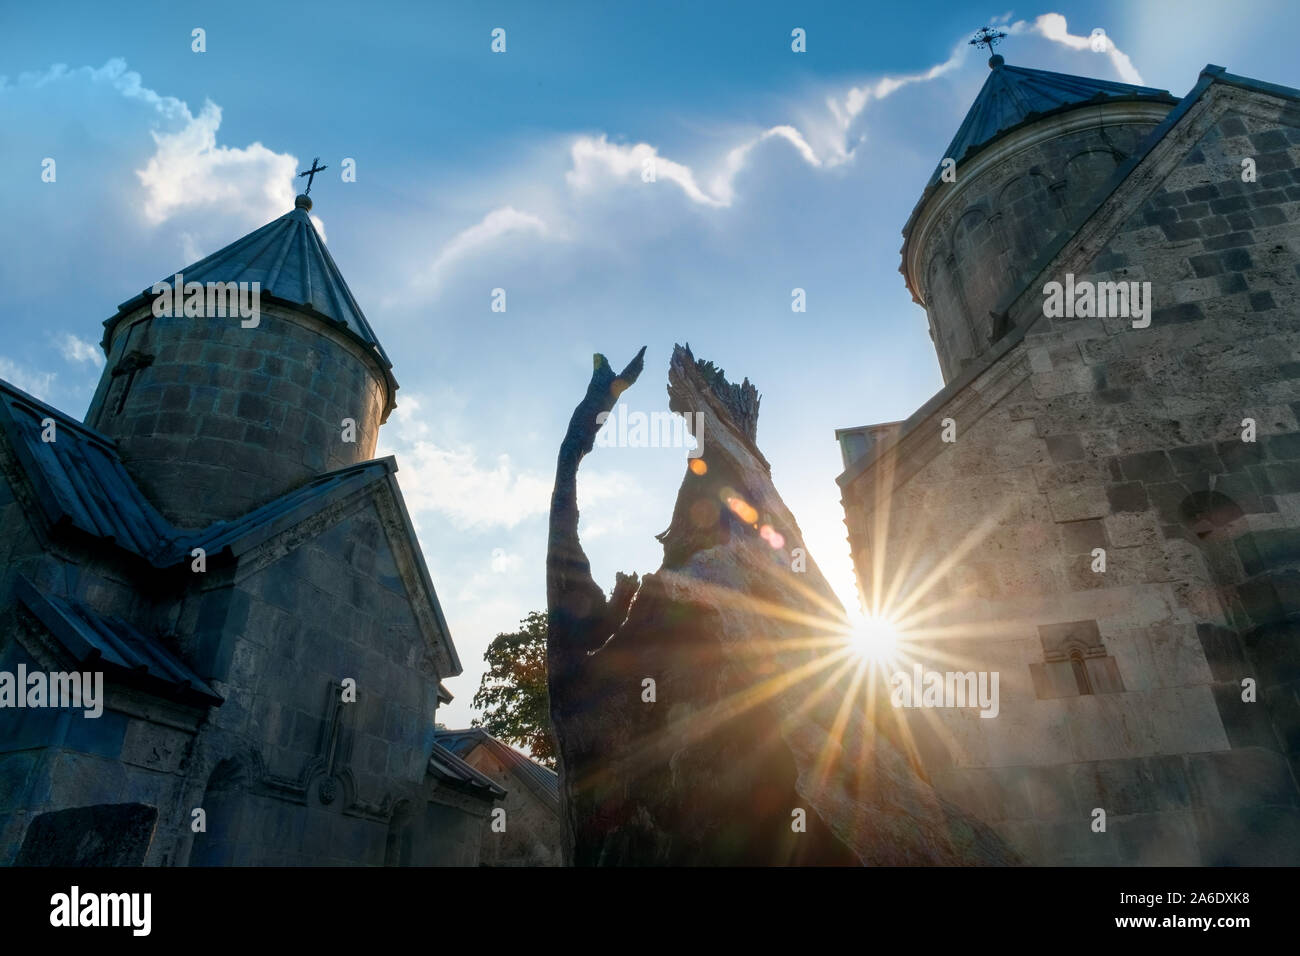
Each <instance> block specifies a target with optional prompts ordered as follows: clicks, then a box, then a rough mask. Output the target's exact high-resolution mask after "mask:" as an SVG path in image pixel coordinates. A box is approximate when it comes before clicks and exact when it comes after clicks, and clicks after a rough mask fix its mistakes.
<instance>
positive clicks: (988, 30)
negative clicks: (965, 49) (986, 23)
mask: <svg viewBox="0 0 1300 956" xmlns="http://www.w3.org/2000/svg"><path fill="white" fill-rule="evenodd" d="M1006 36H1007V35H1006V34H1005V33H1003V32H1002V31H1001V30H994V29H993V28H992V27H980V31H979V33H977V34H975V35H974V36H973V37H971V38H970V40H968V41H967V42H968V43H970V45H971V46H974V47H980V46H986V47H988V48H989V53H990V54H992V53H993V47H994V46H995V45H997V44H998V43H1001V42H1002V41H1003V40H1005V39H1006ZM998 59H999V60H1001V59H1002V58H1001V57H998ZM989 65H990V66H992V65H993V56H990V57H989Z"/></svg>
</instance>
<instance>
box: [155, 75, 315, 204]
mask: <svg viewBox="0 0 1300 956" xmlns="http://www.w3.org/2000/svg"><path fill="white" fill-rule="evenodd" d="M180 111H181V117H180V118H181V121H182V122H183V124H184V125H183V126H182V127H181V128H180V129H178V130H175V131H174V132H158V131H156V130H155V131H153V133H152V135H153V140H154V145H155V146H156V151H155V153H154V155H153V156H152V157H150V159H149V162H148V163H147V164H146V166H145V168H144V169H142V170H138V171H137V172H136V175H137V176H138V177H139V178H140V183H141V185H143V186H144V188H145V199H144V215H145V217H146V219H148V221H149V222H151V223H152V224H154V225H157V224H159V223H162V222H165V221H166V220H167V219H170V218H171V217H172V216H174V215H176V214H177V213H178V212H182V211H187V210H191V209H211V208H213V207H219V208H220V210H221V213H222V215H224V216H233V217H234V218H236V219H237V220H241V221H251V222H256V223H261V222H267V221H269V220H270V219H273V218H275V217H276V216H280V215H283V214H284V213H286V212H288V211H289V210H290V209H292V208H293V197H294V192H293V186H292V185H291V184H292V183H293V180H294V176H295V174H296V171H297V165H298V164H297V160H296V158H295V157H293V156H290V155H287V154H284V153H275V152H272V151H271V150H269V149H267V148H266V147H265V146H263V145H262V144H261V143H253V144H252V145H251V146H248V147H246V148H243V149H239V148H232V147H229V146H218V145H217V129H218V128H219V127H220V126H221V107H219V106H217V105H216V104H215V103H213V102H212V101H210V100H208V101H205V102H204V104H203V108H202V109H201V110H200V111H199V115H198V116H194V115H192V114H191V113H190V111H189V109H188V108H187V107H186V106H185V105H184V104H183V103H182V104H181V107H180Z"/></svg>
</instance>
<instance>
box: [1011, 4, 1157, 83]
mask: <svg viewBox="0 0 1300 956" xmlns="http://www.w3.org/2000/svg"><path fill="white" fill-rule="evenodd" d="M1026 30H1028V31H1030V32H1032V33H1037V34H1038V35H1039V36H1042V37H1046V38H1047V39H1048V40H1051V41H1052V42H1054V43H1060V44H1063V45H1065V46H1068V47H1069V48H1070V49H1072V50H1088V49H1092V48H1093V44H1094V38H1093V37H1092V36H1091V35H1089V36H1086V37H1085V36H1078V35H1076V34H1073V33H1071V32H1070V28H1069V24H1068V23H1066V20H1065V17H1064V16H1063V15H1062V14H1059V13H1044V14H1043V15H1042V16H1040V17H1038V18H1037V19H1036V20H1034V22H1033V23H1026V22H1025V21H1023V20H1018V21H1017V22H1015V23H1013V24H1012V25H1011V26H1009V27H1008V28H1007V32H1009V33H1023V32H1025V31H1026ZM1096 43H1097V46H1098V47H1099V48H1100V49H1098V50H1097V52H1099V53H1104V54H1105V55H1106V56H1107V57H1109V59H1110V62H1111V65H1112V66H1113V67H1114V68H1115V72H1116V73H1118V74H1119V78H1120V79H1121V80H1123V81H1124V82H1125V83H1134V84H1136V85H1138V86H1145V85H1146V84H1145V81H1144V80H1143V79H1142V74H1141V73H1139V72H1138V70H1137V67H1135V66H1134V65H1133V61H1132V60H1131V59H1130V58H1129V56H1128V54H1127V53H1124V52H1123V51H1122V50H1120V48H1119V47H1117V46H1116V45H1115V41H1114V40H1112V39H1111V38H1110V36H1109V35H1108V34H1105V33H1104V32H1103V33H1102V34H1101V35H1100V36H1099V37H1098V38H1097V40H1096Z"/></svg>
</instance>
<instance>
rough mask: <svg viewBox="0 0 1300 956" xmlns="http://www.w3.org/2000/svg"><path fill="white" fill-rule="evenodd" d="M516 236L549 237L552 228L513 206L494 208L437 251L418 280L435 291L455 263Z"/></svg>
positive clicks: (536, 217) (538, 218)
mask: <svg viewBox="0 0 1300 956" xmlns="http://www.w3.org/2000/svg"><path fill="white" fill-rule="evenodd" d="M519 233H523V234H528V233H532V234H534V235H537V236H548V235H550V234H551V229H550V227H549V226H547V224H546V223H545V222H543V221H542V219H541V218H540V217H538V216H534V215H533V214H532V213H528V212H521V211H520V210H518V209H516V208H514V207H513V206H502V207H500V208H498V209H493V210H492V211H491V212H489V213H488V214H487V215H486V216H484V217H483V218H482V219H481V220H480V221H479V222H477V223H475V224H474V225H472V226H470V227H469V228H468V229H464V230H462V231H461V232H458V233H457V234H456V235H455V236H453V237H452V238H451V239H450V240H449V241H448V242H447V243H446V244H445V245H444V246H443V247H442V248H441V249H439V250H438V254H437V255H436V256H434V259H433V262H432V263H431V264H430V266H429V271H428V273H427V274H426V275H425V276H423V277H421V280H420V282H421V283H422V284H425V285H431V286H432V287H433V288H435V289H436V288H437V287H438V286H439V285H441V283H442V282H443V281H444V280H445V279H446V277H447V274H448V273H450V272H451V271H452V269H453V268H454V267H455V266H456V264H457V263H459V262H461V261H462V260H465V259H468V258H470V257H472V256H474V255H477V254H479V253H481V252H484V251H486V250H487V249H488V248H489V247H491V246H492V244H493V243H495V242H497V241H498V240H500V239H502V238H504V237H506V236H509V235H512V234H519Z"/></svg>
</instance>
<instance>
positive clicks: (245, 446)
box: [86, 303, 387, 528]
mask: <svg viewBox="0 0 1300 956" xmlns="http://www.w3.org/2000/svg"><path fill="white" fill-rule="evenodd" d="M140 356H144V358H140ZM136 366H138V367H136ZM132 368H135V370H134V371H130V369H132ZM386 389H387V386H386V385H385V383H384V380H383V378H382V376H381V374H380V371H379V369H378V366H377V365H376V364H375V360H374V359H372V358H368V357H365V356H364V355H363V353H362V350H361V348H360V346H358V345H356V344H355V343H353V342H351V341H350V340H348V339H347V338H345V337H344V336H343V335H342V334H341V333H339V332H337V331H334V330H332V329H330V328H328V327H327V326H326V325H325V324H324V323H322V322H320V321H318V320H316V319H313V318H311V317H308V316H305V315H302V314H301V313H298V312H295V311H294V310H291V309H286V308H282V307H279V306H276V305H274V304H268V303H264V304H263V306H262V313H261V319H260V324H259V325H258V326H257V327H256V328H247V329H246V328H243V327H242V326H241V324H240V320H239V319H238V318H226V319H206V318H186V317H175V318H152V317H151V313H150V312H149V310H148V308H147V307H146V308H145V309H143V310H142V311H141V312H140V314H139V316H138V317H132V318H128V319H123V320H122V321H121V322H120V323H119V324H118V326H117V328H116V330H115V333H114V337H113V341H112V346H111V349H110V352H109V356H108V363H107V365H106V367H105V370H104V374H103V377H102V378H101V380H100V383H99V388H98V390H97V391H96V393H95V397H94V399H93V400H92V401H91V405H90V409H89V411H88V412H87V414H86V423H87V424H88V425H90V426H91V427H93V428H98V429H99V430H101V431H103V432H104V433H105V434H107V435H109V436H111V437H113V438H115V439H117V441H118V446H119V448H120V450H121V455H122V461H123V463H124V464H125V465H126V468H127V470H128V471H129V472H130V473H131V475H132V477H134V478H135V479H136V481H137V482H138V483H139V485H140V487H141V489H142V490H143V491H144V492H145V494H146V495H147V496H148V497H149V499H150V500H151V501H152V502H153V503H154V505H155V506H156V507H157V508H158V509H159V511H161V512H162V513H163V515H164V516H165V517H166V518H167V519H168V520H169V521H172V522H173V523H175V524H177V525H178V526H180V527H183V528H197V527H206V526H207V525H208V524H210V523H212V522H213V521H217V520H229V519H232V518H236V517H238V516H240V515H242V514H244V513H246V512H248V511H251V510H252V509H253V508H255V507H257V506H259V505H262V504H265V503H266V502H268V501H270V500H271V499H272V498H274V497H276V496H277V495H280V494H283V493H284V492H286V491H289V490H291V489H293V488H295V487H297V486H298V485H301V484H303V483H304V482H306V481H308V480H310V479H311V478H314V477H316V476H317V475H319V474H322V473H323V472H326V471H331V470H333V469H335V468H342V467H345V466H347V465H351V464H355V463H356V462H359V461H365V460H367V459H369V458H371V457H373V455H374V451H375V442H376V439H377V438H378V433H379V426H380V418H381V416H382V414H383V409H384V407H385V397H386ZM345 418H351V419H353V420H354V421H355V422H356V441H355V442H351V443H349V442H345V441H343V437H342V435H343V425H342V421H343V419H345Z"/></svg>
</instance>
